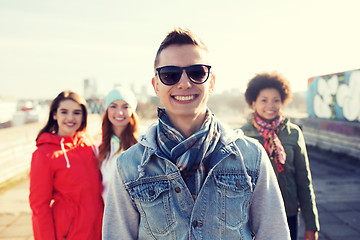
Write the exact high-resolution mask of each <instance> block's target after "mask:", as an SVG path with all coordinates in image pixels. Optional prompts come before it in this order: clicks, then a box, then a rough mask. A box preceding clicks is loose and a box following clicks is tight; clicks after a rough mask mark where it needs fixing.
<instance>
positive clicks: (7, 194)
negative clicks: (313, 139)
mask: <svg viewBox="0 0 360 240" xmlns="http://www.w3.org/2000/svg"><path fill="white" fill-rule="evenodd" d="M309 156H310V165H311V170H312V176H313V184H314V189H315V194H316V200H317V206H318V210H319V216H320V227H321V231H320V233H319V239H320V240H343V239H347V240H358V239H360V164H359V163H357V164H354V163H353V161H350V160H348V158H346V157H344V156H339V155H336V154H328V153H324V152H320V151H318V150H314V149H310V151H309ZM352 160H354V159H352ZM357 161H359V160H357ZM28 185H29V181H28V179H27V178H24V179H23V180H21V181H19V182H17V183H15V184H13V185H12V186H11V187H9V188H8V189H5V190H4V189H3V190H2V191H1V192H0V240H3V239H9V240H15V239H17V240H24V239H26V240H30V239H33V237H32V229H31V211H30V209H29V206H28V194H29V193H28ZM303 232H304V230H303V229H302V228H301V230H300V232H299V236H298V239H303Z"/></svg>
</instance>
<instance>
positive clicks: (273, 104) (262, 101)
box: [252, 88, 282, 122]
mask: <svg viewBox="0 0 360 240" xmlns="http://www.w3.org/2000/svg"><path fill="white" fill-rule="evenodd" d="M252 107H253V109H254V111H256V112H257V113H258V114H259V116H260V117H261V118H263V119H264V120H265V121H267V122H271V121H272V120H274V119H275V118H276V117H277V116H279V114H280V109H281V107H282V102H281V96H280V93H279V91H278V90H277V89H275V88H265V89H263V90H261V91H260V92H259V95H258V96H257V98H256V101H253V103H252Z"/></svg>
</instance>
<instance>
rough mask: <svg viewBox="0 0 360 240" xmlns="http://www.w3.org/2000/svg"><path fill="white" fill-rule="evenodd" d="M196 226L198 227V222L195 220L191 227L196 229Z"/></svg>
mask: <svg viewBox="0 0 360 240" xmlns="http://www.w3.org/2000/svg"><path fill="white" fill-rule="evenodd" d="M198 225H199V223H198V221H196V220H195V221H193V222H192V226H193V227H194V228H196V227H197V226H198Z"/></svg>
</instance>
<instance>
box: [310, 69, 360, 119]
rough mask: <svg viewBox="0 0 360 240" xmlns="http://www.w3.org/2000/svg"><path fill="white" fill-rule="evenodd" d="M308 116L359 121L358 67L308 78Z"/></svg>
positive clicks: (359, 75)
mask: <svg viewBox="0 0 360 240" xmlns="http://www.w3.org/2000/svg"><path fill="white" fill-rule="evenodd" d="M307 111H308V114H309V116H310V117H314V118H324V119H336V120H346V121H355V122H360V69H357V70H352V71H347V72H341V73H334V74H329V75H324V76H318V77H312V78H310V79H309V80H308V91H307Z"/></svg>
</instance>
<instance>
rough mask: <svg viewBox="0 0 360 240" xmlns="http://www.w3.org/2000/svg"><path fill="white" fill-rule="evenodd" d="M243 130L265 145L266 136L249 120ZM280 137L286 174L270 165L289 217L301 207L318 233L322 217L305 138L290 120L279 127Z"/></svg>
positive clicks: (307, 223) (303, 214)
mask: <svg viewBox="0 0 360 240" xmlns="http://www.w3.org/2000/svg"><path fill="white" fill-rule="evenodd" d="M241 129H242V130H243V131H244V133H245V135H247V136H249V137H253V138H255V139H257V140H258V141H259V142H260V143H261V144H262V145H264V138H263V136H262V135H261V134H260V133H259V132H258V131H257V130H256V128H255V127H254V126H253V125H252V124H251V121H250V120H249V121H248V122H247V123H246V124H245V125H244V126H242V127H241ZM277 135H278V137H279V139H280V141H281V143H282V145H283V147H284V149H285V152H286V162H285V165H284V171H283V172H281V173H279V172H278V170H277V166H276V163H275V161H273V160H271V164H272V166H273V168H274V171H275V174H276V176H277V179H278V182H279V186H280V190H281V193H282V196H283V199H284V204H285V210H286V214H287V216H295V215H296V214H297V212H298V208H299V207H300V209H301V213H302V216H303V218H304V222H305V227H306V230H317V231H319V230H320V226H319V217H318V211H317V208H316V203H315V194H314V190H313V185H312V180H311V172H310V166H309V159H308V155H307V151H306V146H305V140H304V136H303V134H302V132H301V130H300V128H299V127H298V126H297V125H295V124H293V123H291V122H290V121H289V120H288V119H287V118H286V119H285V121H284V123H283V124H281V125H280V126H279V128H278V130H277Z"/></svg>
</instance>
